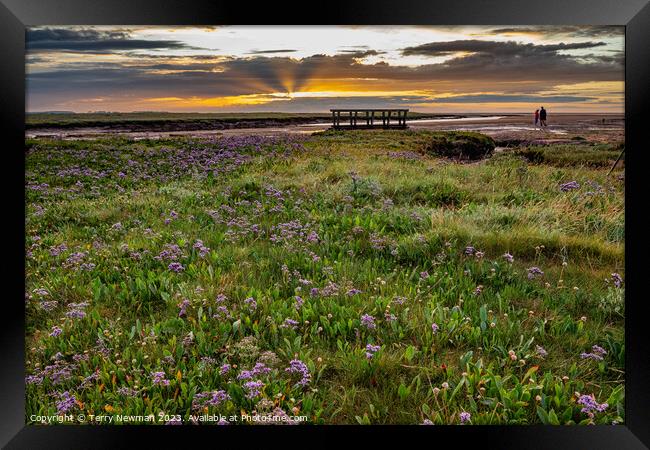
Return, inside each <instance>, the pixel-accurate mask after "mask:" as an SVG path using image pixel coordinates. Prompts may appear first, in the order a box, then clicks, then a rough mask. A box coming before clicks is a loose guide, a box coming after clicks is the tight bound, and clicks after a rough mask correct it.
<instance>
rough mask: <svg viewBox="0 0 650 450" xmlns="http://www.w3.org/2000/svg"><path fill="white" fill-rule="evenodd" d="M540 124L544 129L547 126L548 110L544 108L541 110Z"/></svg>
mask: <svg viewBox="0 0 650 450" xmlns="http://www.w3.org/2000/svg"><path fill="white" fill-rule="evenodd" d="M539 124H540V126H541V127H542V128H545V127H546V126H547V125H546V110H545V109H544V107H543V106H542V107H541V108H540V110H539Z"/></svg>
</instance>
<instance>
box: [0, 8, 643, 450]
mask: <svg viewBox="0 0 650 450" xmlns="http://www.w3.org/2000/svg"><path fill="white" fill-rule="evenodd" d="M307 3H309V4H307ZM82 24H83V25H219V24H251V25H254V24H283V25H289V24H302V25H309V24H313V25H319V24H358V25H382V24H383V25H388V24H392V25H566V24H570V25H624V26H625V27H626V33H625V50H626V59H625V69H626V70H625V120H626V130H625V138H626V147H627V148H628V151H627V152H626V179H625V188H626V198H625V202H626V227H625V234H626V242H631V243H632V244H633V245H627V246H626V256H625V264H626V294H627V295H626V311H627V314H626V321H625V340H626V355H627V356H626V380H625V384H626V388H625V389H626V403H625V405H626V406H625V413H626V415H625V417H626V423H625V424H624V425H616V426H592V427H581V426H575V427H553V426H529V427H505V426H476V427H454V426H445V427H401V426H398V427H359V426H349V427H329V426H326V427H281V428H282V430H279V429H278V428H280V427H278V428H276V427H253V428H251V427H140V426H121V427H101V426H25V423H24V410H25V398H24V393H25V387H24V354H25V352H24V304H23V303H21V302H20V300H19V299H20V298H21V296H24V249H25V246H24V240H23V239H24V226H25V223H24V215H21V213H20V211H23V213H24V208H25V201H24V153H22V152H21V151H20V150H19V149H21V148H24V122H25V27H26V26H32V25H82ZM649 43H650V3H649V0H619V1H613V0H574V1H572V2H571V3H567V2H566V0H544V1H539V2H531V1H521V0H501V1H494V0H454V1H448V0H447V1H431V0H429V1H425V0H419V1H402V2H396V1H395V0H393V1H390V0H372V1H370V0H355V1H354V2H352V1H348V2H341V3H336V4H335V3H329V2H326V3H315V2H303V3H300V4H290V3H285V4H278V3H277V2H266V3H260V4H253V3H250V2H249V3H245V2H232V1H228V2H225V1H218V2H217V1H191V2H180V1H175V0H114V1H108V0H103V1H102V0H58V1H53V0H0V46H1V47H2V52H1V53H0V54H1V55H2V58H1V59H0V61H1V63H0V64H1V65H0V123H2V125H3V126H4V127H5V129H6V131H5V132H4V133H3V139H2V142H3V143H4V144H5V146H4V152H3V153H2V157H3V160H4V162H5V164H4V169H5V170H4V173H3V175H2V177H0V178H2V181H3V183H4V184H5V186H4V190H3V192H4V193H5V195H4V197H5V204H6V203H7V202H9V203H11V205H10V207H7V206H5V208H6V209H5V211H4V212H5V214H3V216H4V222H5V225H7V224H9V225H10V228H9V232H8V233H7V234H6V235H5V242H4V246H3V247H4V248H3V253H4V254H3V258H2V259H1V260H0V261H2V273H3V275H5V277H6V278H5V279H6V282H5V284H4V287H5V289H4V295H2V298H3V301H4V304H3V309H2V311H3V312H4V314H3V326H2V327H1V328H0V330H1V331H0V333H1V334H2V340H1V342H2V344H3V345H2V349H3V359H2V366H3V367H2V370H0V377H1V383H0V386H1V394H0V395H1V397H0V405H2V408H3V412H4V414H3V416H2V420H0V445H3V446H6V448H19V449H22V448H30V449H32V448H67V449H70V448H104V447H111V448H120V447H131V446H132V445H133V446H134V445H135V444H134V442H135V441H134V439H136V438H137V439H138V440H140V439H142V438H145V439H146V442H147V444H146V445H147V448H151V447H154V446H156V445H158V444H157V443H156V442H159V443H164V447H165V448H166V447H169V446H178V445H183V444H184V445H192V444H193V441H190V439H191V440H193V439H196V438H197V437H199V435H200V437H202V438H205V439H209V441H208V442H212V443H213V445H223V443H224V441H223V439H224V437H226V438H237V439H239V440H240V441H239V442H240V445H246V446H248V445H251V444H250V440H249V439H251V438H257V439H261V440H263V441H264V442H266V443H269V442H270V443H272V442H271V441H274V440H278V439H282V440H284V439H292V440H293V439H296V440H295V441H294V442H295V443H299V444H300V445H301V446H304V445H311V444H312V443H314V442H319V441H320V442H325V441H330V442H332V443H334V442H336V441H337V439H336V438H335V436H336V434H334V433H331V431H332V430H333V429H334V431H340V430H341V429H342V430H344V431H348V432H349V431H350V430H352V431H353V434H352V436H353V437H355V438H360V439H363V440H365V441H367V442H368V444H366V445H370V444H369V443H370V442H372V441H378V440H380V439H383V438H384V437H386V436H387V435H388V434H392V433H395V432H398V431H407V432H408V433H409V434H408V436H409V440H408V441H406V445H427V446H429V445H440V444H441V443H443V442H444V441H447V442H449V443H451V444H452V445H457V444H458V443H465V444H466V443H473V444H475V445H481V446H484V447H485V446H487V448H502V449H503V448H539V449H547V448H573V449H587V448H588V449H613V448H616V449H639V448H647V446H650V427H649V426H648V425H649V424H650V406H649V405H650V389H649V388H648V384H649V382H650V358H649V357H648V356H649V352H648V348H650V345H649V344H650V342H649V338H648V333H647V332H646V329H645V326H646V323H645V322H646V321H647V319H646V316H645V314H644V312H645V311H644V307H645V305H644V303H645V302H646V299H645V297H646V296H645V295H644V289H643V283H644V273H643V271H644V268H645V264H644V263H643V262H644V258H645V257H646V255H647V254H648V253H647V251H646V247H647V244H646V243H645V240H644V236H643V230H644V228H645V227H644V224H643V213H644V209H645V208H644V206H645V205H644V200H645V197H644V194H645V193H644V192H643V191H642V189H643V187H644V185H643V176H644V174H643V170H644V168H645V165H644V153H647V150H648V149H647V146H646V145H644V144H645V141H644V137H645V133H644V132H645V131H646V130H645V129H644V128H645V127H647V125H646V124H648V123H650V114H649V113H648V107H647V105H650V44H649ZM14 208H15V209H14ZM9 233H10V234H9ZM7 288H8V289H7ZM21 290H22V291H21ZM215 430H218V431H215ZM287 431H289V432H290V433H291V437H289V436H285V433H287ZM215 433H219V434H218V435H216V434H215ZM280 433H282V436H280ZM414 433H416V434H419V436H417V437H416V436H415V435H414ZM295 435H298V436H295ZM418 438H421V439H422V441H418V442H421V443H420V444H417V443H416V441H415V440H416V439H418ZM441 438H442V439H443V440H444V441H443V440H441ZM241 439H246V440H245V441H241ZM411 442H412V444H411ZM244 443H245V444H244ZM285 443H286V444H285V445H290V444H289V441H285ZM194 445H196V444H194ZM264 445H266V444H264Z"/></svg>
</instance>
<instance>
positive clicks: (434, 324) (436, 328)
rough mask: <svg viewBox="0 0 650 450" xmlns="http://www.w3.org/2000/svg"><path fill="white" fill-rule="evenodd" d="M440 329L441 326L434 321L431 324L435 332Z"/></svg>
mask: <svg viewBox="0 0 650 450" xmlns="http://www.w3.org/2000/svg"><path fill="white" fill-rule="evenodd" d="M439 329H440V327H439V326H438V324H437V323H435V322H433V323H432V324H431V331H433V334H436V333H437V332H438V330H439Z"/></svg>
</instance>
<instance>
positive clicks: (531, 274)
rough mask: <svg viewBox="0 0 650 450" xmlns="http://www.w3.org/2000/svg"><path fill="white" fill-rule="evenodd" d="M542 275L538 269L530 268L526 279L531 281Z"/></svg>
mask: <svg viewBox="0 0 650 450" xmlns="http://www.w3.org/2000/svg"><path fill="white" fill-rule="evenodd" d="M542 275H544V272H542V270H541V269H540V268H539V267H531V268H529V269H528V279H529V280H533V279H535V278H537V277H540V276H542Z"/></svg>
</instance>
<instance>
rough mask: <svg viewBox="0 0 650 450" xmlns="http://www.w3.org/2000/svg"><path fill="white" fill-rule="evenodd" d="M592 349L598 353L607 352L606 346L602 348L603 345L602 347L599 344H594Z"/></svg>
mask: <svg viewBox="0 0 650 450" xmlns="http://www.w3.org/2000/svg"><path fill="white" fill-rule="evenodd" d="M591 351H592V352H594V353H595V354H597V355H606V354H607V351H606V350H605V349H604V348H602V347H600V346H598V345H593V346H592V347H591Z"/></svg>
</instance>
